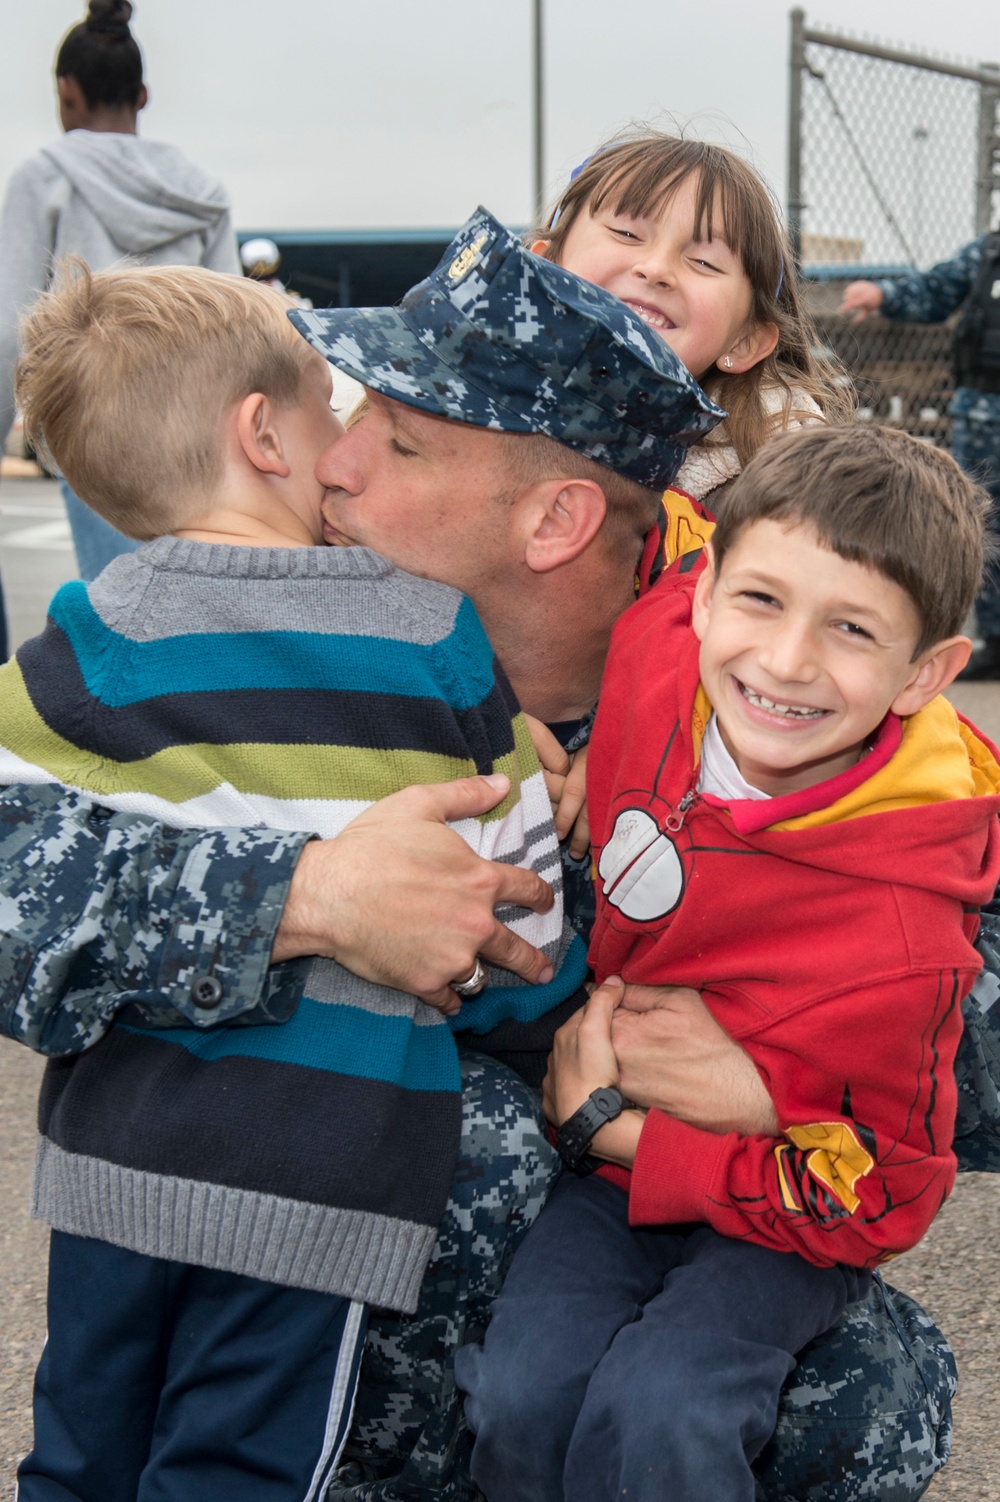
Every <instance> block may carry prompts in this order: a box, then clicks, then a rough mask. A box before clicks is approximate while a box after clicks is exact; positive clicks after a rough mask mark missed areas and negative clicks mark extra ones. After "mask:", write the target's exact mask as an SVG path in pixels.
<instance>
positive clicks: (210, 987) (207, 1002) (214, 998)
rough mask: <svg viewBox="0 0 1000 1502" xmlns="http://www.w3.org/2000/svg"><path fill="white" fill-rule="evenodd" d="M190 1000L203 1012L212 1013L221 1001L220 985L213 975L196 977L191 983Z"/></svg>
mask: <svg viewBox="0 0 1000 1502" xmlns="http://www.w3.org/2000/svg"><path fill="white" fill-rule="evenodd" d="M191 1000H192V1001H193V1002H194V1004H195V1006H196V1007H199V1008H200V1009H201V1010H202V1011H203V1012H212V1011H214V1010H215V1008H216V1007H217V1006H218V1005H219V1002H220V1001H221V1000H222V985H221V983H220V982H219V981H218V980H216V978H215V976H214V975H196V976H195V978H194V980H193V981H192V982H191Z"/></svg>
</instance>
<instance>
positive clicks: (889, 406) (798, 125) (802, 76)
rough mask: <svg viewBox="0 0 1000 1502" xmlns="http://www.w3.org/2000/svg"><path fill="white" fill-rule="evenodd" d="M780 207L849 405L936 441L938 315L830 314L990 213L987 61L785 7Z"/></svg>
mask: <svg viewBox="0 0 1000 1502" xmlns="http://www.w3.org/2000/svg"><path fill="white" fill-rule="evenodd" d="M790 65H791V79H790V94H789V99H790V111H789V152H788V158H789V171H788V197H789V202H788V219H789V229H790V232H791V236H792V240H793V243H794V244H795V247H796V252H797V254H798V256H799V258H800V261H801V265H802V271H803V274H804V276H805V278H806V284H807V300H808V303H809V306H810V308H811V310H812V313H813V315H814V317H815V318H816V321H817V323H818V325H819V329H820V333H821V337H822V338H823V340H824V341H825V343H826V344H827V345H828V347H829V348H830V349H832V350H833V351H834V352H835V353H836V354H837V356H838V357H839V358H840V360H841V361H842V362H843V364H844V365H845V366H846V367H847V368H848V370H849V371H850V373H851V375H852V377H853V379H854V381H855V384H856V386H857V389H858V399H859V407H860V412H861V415H862V416H868V417H871V418H878V420H879V421H882V422H888V423H891V424H893V425H896V426H899V427H904V428H906V429H907V431H909V432H911V433H914V434H916V435H917V436H919V437H922V438H927V439H929V440H931V441H932V442H935V443H940V444H944V445H947V443H948V440H949V432H950V423H949V421H948V417H947V407H948V402H949V400H950V398H951V394H952V384H953V382H952V360H951V327H950V325H940V324H939V325H921V324H904V323H894V322H889V320H887V319H884V318H877V317H876V318H869V319H867V320H866V321H865V322H863V323H858V324H852V323H850V322H848V320H847V319H845V318H842V317H840V316H838V315H837V313H836V309H837V306H838V305H839V303H840V299H841V295H842V293H843V290H844V287H845V286H846V284H847V283H848V282H851V281H856V280H874V279H881V278H885V277H893V276H905V275H906V274H907V273H909V272H912V271H914V270H924V269H926V268H927V267H928V266H930V265H932V264H933V263H934V262H936V261H939V260H944V259H946V258H948V257H949V256H951V255H953V254H954V253H955V251H956V250H958V249H959V247H960V246H962V245H964V244H965V243H967V242H968V241H969V240H972V239H974V238H975V236H976V235H978V234H981V233H982V232H983V231H984V230H986V229H988V228H990V226H991V224H995V223H996V222H997V211H998V210H1000V176H998V163H1000V133H998V113H1000V68H998V67H997V66H996V65H994V64H974V63H968V64H965V63H958V62H954V61H951V60H948V59H945V58H939V57H934V56H930V55H924V54H920V53H911V52H904V51H900V50H899V49H896V48H890V47H885V46H881V45H878V44H876V43H874V42H868V41H859V40H857V39H856V38H853V37H849V36H841V35H839V34H836V33H833V32H829V31H820V30H816V29H814V28H811V27H808V26H807V25H806V18H805V13H804V12H803V11H801V10H793V11H792V13H791V56H790Z"/></svg>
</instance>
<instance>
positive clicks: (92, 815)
mask: <svg viewBox="0 0 1000 1502" xmlns="http://www.w3.org/2000/svg"><path fill="white" fill-rule="evenodd" d="M114 816H115V811H114V809H113V808H105V807H104V805H103V803H95V804H94V806H93V808H92V809H91V810H90V812H89V813H88V815H87V823H88V824H89V825H90V826H91V828H92V829H100V828H102V826H103V825H105V824H109V823H110V822H111V820H112V819H113V818H114Z"/></svg>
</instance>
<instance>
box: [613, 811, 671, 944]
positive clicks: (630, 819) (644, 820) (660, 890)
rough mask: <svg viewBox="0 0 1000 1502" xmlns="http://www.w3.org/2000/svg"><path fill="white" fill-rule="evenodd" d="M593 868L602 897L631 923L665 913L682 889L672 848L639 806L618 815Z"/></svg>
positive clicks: (662, 915) (651, 919) (650, 817)
mask: <svg viewBox="0 0 1000 1502" xmlns="http://www.w3.org/2000/svg"><path fill="white" fill-rule="evenodd" d="M597 870H598V874H599V876H600V877H601V880H602V881H603V883H604V895H605V897H606V898H607V900H608V901H609V902H610V903H611V904H612V906H613V907H616V908H617V909H618V911H619V912H620V913H621V914H622V916H623V917H625V918H631V919H632V920H633V921H634V922H636V923H650V922H652V921H653V919H655V918H664V917H666V915H667V913H670V912H673V910H674V908H675V907H676V906H677V904H678V902H680V900H681V893H682V892H683V891H684V868H683V866H682V864H681V858H680V856H679V855H678V854H677V847H676V846H675V845H674V842H673V840H671V839H670V838H669V837H668V836H667V835H665V834H664V833H663V832H662V831H661V830H660V828H659V826H658V825H657V823H656V820H655V819H654V818H652V816H651V815H650V814H648V813H647V812H646V810H645V809H644V808H626V809H624V810H623V812H622V813H620V814H619V815H618V817H617V819H616V820H615V827H614V830H613V831H612V835H611V838H610V840H609V841H608V843H607V844H606V845H605V847H604V849H603V850H602V851H601V859H600V862H599V864H598V867H597Z"/></svg>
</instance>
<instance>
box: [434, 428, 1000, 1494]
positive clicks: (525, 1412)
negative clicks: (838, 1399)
mask: <svg viewBox="0 0 1000 1502" xmlns="http://www.w3.org/2000/svg"><path fill="white" fill-rule="evenodd" d="M985 506H986V503H985V501H984V498H983V495H982V492H980V491H979V490H978V488H977V487H976V486H974V485H973V484H972V483H971V482H970V481H969V480H968V479H967V478H966V477H965V476H964V475H963V474H962V472H961V470H959V468H958V466H957V465H956V464H955V463H954V462H953V461H952V460H951V459H950V457H949V456H948V455H947V454H944V453H942V452H941V451H940V450H936V449H932V448H929V447H928V446H927V445H925V444H921V443H919V442H918V441H917V440H915V439H912V438H909V437H908V436H907V435H906V434H903V433H899V432H896V431H892V430H889V429H880V428H869V427H863V426H860V425H858V426H856V427H853V428H819V427H817V428H810V429H806V430H804V431H799V432H795V433H790V434H787V435H786V436H784V437H782V438H779V439H776V440H774V441H773V442H772V443H770V444H769V445H767V446H766V448H765V449H764V450H763V451H762V453H761V454H760V455H758V457H757V458H756V459H755V460H754V461H753V462H752V463H751V464H750V465H748V466H747V468H746V470H745V471H744V473H743V475H742V476H741V477H740V479H739V480H738V481H737V482H736V483H735V485H734V487H733V489H732V491H731V492H730V494H729V495H728V496H727V498H726V505H725V510H724V512H723V515H722V519H721V520H720V522H719V524H718V527H717V528H716V531H715V534H714V536H713V538H712V542H711V544H710V545H709V548H708V551H707V557H706V558H705V559H704V560H703V561H701V562H694V555H692V556H690V557H688V558H686V559H682V560H680V562H679V564H678V565H677V566H676V568H675V570H673V571H672V572H671V573H669V574H668V575H666V576H664V578H663V579H661V580H660V582H659V583H658V584H657V585H656V586H654V588H653V589H652V590H651V591H650V592H649V593H648V594H647V595H646V596H645V597H644V598H643V599H642V600H640V602H639V603H638V604H637V605H636V606H635V607H634V608H633V609H631V610H629V611H627V612H626V614H625V615H624V616H623V618H622V620H621V621H620V623H619V625H618V627H617V629H616V631H615V635H614V639H613V642H612V648H611V654H610V656H609V659H608V665H607V669H606V673H605V677H604V681H603V685H602V692H601V703H600V708H599V711H598V715H597V721H596V724H595V728H594V735H593V740H592V744H591V754H590V760H589V764H588V781H587V789H588V801H589V811H590V819H591V827H592V830H593V834H594V847H595V856H596V863H597V873H598V876H597V899H598V900H597V921H596V924H595V928H594V932H593V937H592V942H591V952H590V958H591V964H592V965H593V968H594V971H595V974H596V976H597V979H598V980H599V981H602V982H604V984H603V985H602V986H601V988H600V989H599V990H598V991H597V992H596V993H595V994H594V995H593V997H592V998H591V1000H590V1002H589V1003H588V1005H587V1006H586V1007H585V1008H584V1009H583V1010H582V1011H581V1012H579V1013H577V1014H576V1016H575V1017H573V1018H572V1019H571V1020H570V1021H569V1022H568V1023H566V1024H565V1025H564V1027H563V1028H562V1029H561V1030H560V1033H559V1034H558V1035H557V1039H556V1046H555V1050H554V1054H553V1058H552V1062H551V1064H550V1069H549V1075H548V1078H547V1080H546V1091H545V1096H546V1110H547V1112H548V1114H549V1116H550V1119H551V1120H552V1121H553V1123H554V1124H555V1126H556V1127H557V1128H558V1133H557V1140H558V1144H559V1148H560V1151H561V1153H562V1154H563V1157H564V1159H565V1160H566V1162H567V1164H568V1166H569V1167H570V1168H573V1169H575V1170H576V1173H573V1174H564V1176H563V1179H562V1180H561V1182H560V1184H559V1185H558V1186H557V1188H556V1191H555V1193H554V1195H553V1197H552V1199H551V1200H550V1202H549V1205H548V1206H547V1207H546V1209H545V1210H544V1211H543V1213H542V1215H541V1217H540V1219H539V1221H538V1222H537V1224H536V1225H535V1227H534V1228H533V1229H532V1231H531V1232H530V1234H529V1235H528V1237H527V1238H526V1241H525V1243H524V1245H523V1247H522V1248H521V1250H520V1251H519V1253H518V1254H517V1256H516V1258H515V1260H514V1264H513V1267H512V1269H511V1273H510V1275H509V1276H508V1279H507V1281H506V1283H505V1285H504V1289H503V1292H502V1294H501V1296H500V1298H499V1300H498V1301H497V1303H496V1306H495V1310H494V1316H493V1323H492V1324H491V1327H490V1330H489V1332H488V1334H487V1337H486V1341H485V1346H484V1347H483V1348H482V1349H480V1348H467V1349H466V1351H464V1352H462V1353H461V1360H460V1363H459V1367H458V1375H459V1381H460V1384H461V1385H462V1386H463V1387H464V1388H465V1389H466V1391H467V1393H468V1398H467V1404H466V1408H467V1413H468V1416H469V1421H470V1424H471V1427H472V1428H473V1430H474V1431H476V1434H477V1439H476V1448H475V1453H474V1459H473V1476H474V1477H475V1478H476V1480H477V1482H478V1484H479V1485H480V1487H482V1489H483V1490H484V1492H485V1493H486V1495H487V1497H488V1499H489V1502H557V1499H559V1498H565V1499H566V1502H612V1499H615V1498H619V1497H627V1498H628V1502H654V1499H655V1502H661V1499H662V1498H664V1497H669V1498H670V1499H671V1502H696V1499H698V1502H702V1499H703V1502H720V1499H725V1502H752V1499H753V1497H754V1481H753V1475H752V1473H751V1470H750V1464H751V1462H752V1460H753V1459H754V1458H755V1456H756V1455H757V1454H758V1453H759V1451H760V1449H761V1448H762V1447H763V1445H764V1443H765V1442H766V1440H767V1438H768V1436H769V1434H770V1432H771V1430H772V1429H773V1426H774V1422H775V1411H776V1404H777V1399H778V1394H779V1391H780V1388H781V1384H782V1382H783V1381H784V1379H785V1377H786V1376H787V1374H788V1372H789V1371H790V1370H791V1369H792V1366H793V1365H794V1358H795V1353H796V1352H797V1351H799V1350H801V1349H802V1347H803V1346H804V1345H806V1344H807V1343H808V1342H809V1341H810V1340H811V1339H813V1338H814V1337H816V1336H817V1335H819V1334H820V1333H822V1331H824V1330H825V1329H827V1328H828V1327H829V1326H830V1324H831V1323H832V1322H833V1321H834V1320H835V1319H836V1318H837V1317H838V1316H839V1314H840V1312H841V1310H842V1309H843V1307H844V1304H845V1303H846V1302H849V1301H850V1300H851V1299H853V1298H856V1297H858V1296H859V1295H860V1294H861V1293H863V1292H864V1291H865V1289H866V1288H867V1280H868V1278H869V1277H870V1270H871V1269H874V1268H875V1267H877V1266H878V1264H879V1263H881V1262H883V1261H884V1260H886V1259H887V1258H889V1257H891V1256H893V1255H895V1254H897V1253H899V1252H902V1251H905V1250H906V1249H907V1248H908V1247H911V1246H913V1245H914V1243H915V1242H916V1241H918V1240H919V1239H920V1237H921V1236H922V1235H923V1233H924V1232H925V1230H926V1229H927V1227H928V1225H929V1224H930V1222H931V1220H932V1219H933V1217H934V1214H935V1213H936V1211H937V1209H938V1208H939V1207H940V1205H941V1203H942V1202H943V1200H944V1199H945V1197H946V1196H947V1194H948V1192H949V1191H950V1189H951V1186H952V1183H953V1181H954V1176H955V1160H954V1157H953V1155H952V1153H951V1137H952V1130H953V1124H954V1117H955V1104H956V1100H955V1084H954V1077H953V1070H952V1065H953V1060H954V1055H955V1049H956V1046H957V1043H958V1039H959V1036H960V1033H961V1027H962V1022H961V1013H960V1010H959V1007H960V1002H961V999H962V997H963V996H964V995H966V993H967V992H968V990H969V989H970V986H971V984H972V981H973V980H974V978H975V976H976V974H977V972H978V970H979V968H980V960H979V957H978V955H977V954H976V952H975V950H974V949H973V947H972V940H973V939H974V938H975V932H976V925H977V921H978V919H977V913H976V910H977V909H978V907H979V906H980V905H981V903H982V902H984V901H986V900H987V899H988V898H989V896H990V895H991V893H992V891H993V888H994V885H995V882H996V879H997V875H998V872H1000V829H998V824H997V813H998V811H1000V766H998V765H997V760H996V757H997V753H996V750H995V748H994V747H993V746H992V745H991V744H990V743H989V742H988V741H986V740H985V738H984V737H982V736H981V735H979V734H978V732H976V731H975V729H974V728H973V727H972V726H970V725H969V724H967V722H965V721H964V720H962V718H961V717H960V716H959V715H957V714H956V712H955V711H954V709H952V707H951V706H950V705H949V704H948V703H947V701H946V700H945V699H943V698H941V697H940V695H941V692H942V690H943V689H944V688H946V687H947V686H948V684H949V683H950V682H951V681H952V680H953V678H954V677H955V675H956V674H957V673H958V672H959V671H960V670H961V668H962V667H963V666H964V664H965V662H966V660H967V658H968V655H969V651H970V647H971V644H970V642H969V640H968V638H967V637H965V636H963V635H962V634H961V627H962V624H963V622H964V619H965V617H966V614H967V613H968V610H969V608H970V606H971V603H972V600H973V599H974V597H975V593H976V590H977V588H978V586H979V582H980V577H981V573H982V568H983V557H984V549H985V547H986V544H985V542H984V535H983V527H984V514H985ZM681 570H685V571H683V572H682V571H681ZM622 981H624V982H634V983H645V984H649V985H659V986H662V985H679V986H691V987H694V988H695V989H697V990H699V991H700V992H701V993H702V997H703V999H704V1001H705V1003H706V1005H707V1006H708V1007H709V1009H710V1010H711V1011H712V1013H713V1015H714V1017H715V1019H716V1020H717V1022H718V1023H719V1024H720V1025H721V1026H722V1027H723V1028H724V1029H725V1030H726V1031H727V1032H728V1033H729V1034H730V1035H731V1036H732V1037H734V1038H736V1039H738V1040H739V1042H740V1043H741V1044H742V1045H743V1047H744V1048H745V1049H746V1050H747V1052H748V1053H749V1054H750V1056H751V1057H752V1059H753V1060H754V1063H755V1064H756V1066H757V1068H758V1070H759V1071H760V1073H761V1075H762V1077H763V1079H764V1081H765V1083H766V1085H767V1087H768V1091H769V1093H770V1095H771V1097H772V1099H773V1102H774V1110H775V1121H774V1133H773V1135H770V1136H764V1135H762V1136H757V1137H741V1136H739V1135H737V1134H736V1133H731V1134H715V1133H712V1132H709V1131H704V1130H702V1129H700V1128H698V1127H694V1126H691V1125H689V1124H688V1123H685V1122H683V1121H680V1120H678V1119H676V1118H674V1117H671V1116H669V1115H667V1114H666V1113H665V1112H663V1111H660V1110H657V1109H655V1108H653V1109H649V1110H648V1111H646V1110H643V1109H641V1106H640V1105H636V1104H635V1103H633V1102H630V1101H626V1100H624V1099H623V1098H622V1095H621V1092H620V1091H619V1090H618V1088H617V1086H618V1066H617V1061H616V1058H615V1053H614V1048H613V1044H612V1022H613V1013H614V1010H615V1007H616V1006H617V1005H618V1004H620V1002H621V1000H622V996H623V990H622ZM641 1105H645V1106H653V1105H654V1103H653V1102H652V1101H646V1102H642V1103H641ZM592 1168H597V1169H599V1170H600V1171H599V1173H598V1175H597V1176H595V1177H588V1176H587V1175H588V1174H589V1171H590V1170H591V1169H592Z"/></svg>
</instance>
